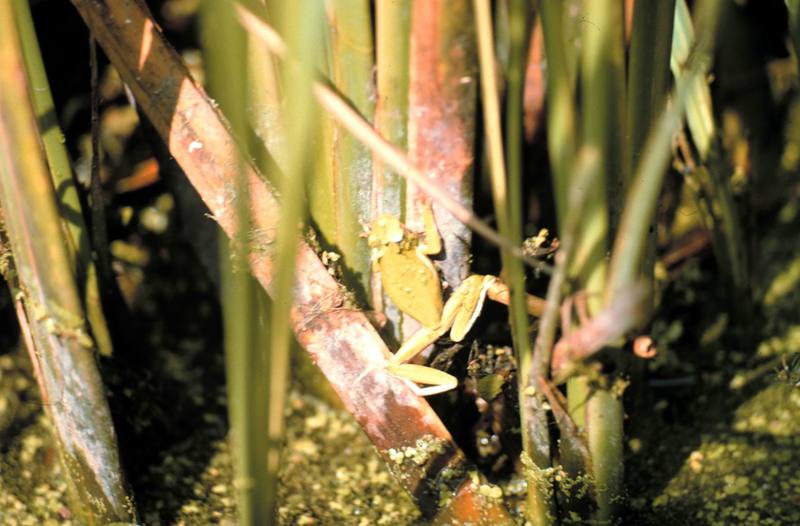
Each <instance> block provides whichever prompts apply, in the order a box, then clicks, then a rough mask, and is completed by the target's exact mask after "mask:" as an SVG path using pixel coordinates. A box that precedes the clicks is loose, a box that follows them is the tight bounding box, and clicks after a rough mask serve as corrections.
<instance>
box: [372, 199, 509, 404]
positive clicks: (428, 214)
mask: <svg viewBox="0 0 800 526" xmlns="http://www.w3.org/2000/svg"><path fill="white" fill-rule="evenodd" d="M422 221H423V229H424V231H423V232H422V233H420V232H411V231H409V230H408V229H406V228H405V227H404V226H403V224H402V223H401V222H400V221H399V220H398V219H397V218H396V217H393V216H391V215H390V214H383V215H381V216H380V217H378V218H377V219H375V220H374V221H373V222H372V224H371V226H370V229H369V236H368V244H369V246H370V248H371V249H372V259H373V261H374V262H375V263H376V264H377V266H378V269H379V271H380V274H381V283H382V285H383V288H384V290H385V292H386V294H387V295H388V296H389V297H390V298H391V299H392V301H394V303H395V304H396V305H397V308H398V309H400V310H401V311H402V312H404V313H405V314H408V315H409V316H411V317H413V318H414V319H416V320H417V321H419V322H420V324H421V325H422V327H421V328H420V329H419V330H418V331H417V332H415V333H414V334H413V335H411V337H410V338H409V339H408V340H407V341H406V342H405V343H403V345H402V346H401V347H400V349H399V350H398V351H397V352H396V353H395V354H394V356H392V358H391V359H390V360H389V362H388V363H387V365H386V369H387V370H388V371H389V372H390V373H391V374H393V375H395V376H397V377H399V378H403V379H405V380H408V381H409V383H410V384H411V385H412V387H413V389H414V391H415V392H416V393H417V394H419V395H420V396H429V395H433V394H437V393H443V392H445V391H448V390H450V389H453V388H455V386H456V385H457V380H456V378H455V377H454V376H452V375H450V374H448V373H445V372H444V371H440V370H438V369H434V368H432V367H426V366H423V365H415V364H410V363H406V362H408V361H409V360H411V359H412V358H414V357H415V356H416V355H417V354H419V353H420V352H422V351H423V350H424V349H425V348H426V347H427V346H429V345H431V344H432V343H434V342H435V341H436V340H438V339H439V338H440V337H442V336H443V335H444V334H445V333H446V332H447V331H448V330H449V331H450V339H451V340H453V341H455V342H458V341H461V340H462V339H464V336H466V334H467V332H469V330H470V328H471V327H472V325H473V323H474V322H475V319H476V318H477V317H478V314H479V313H480V311H481V308H482V307H483V302H484V300H485V299H486V294H487V292H488V290H489V287H491V286H492V284H493V283H494V282H495V280H496V279H497V278H495V277H494V276H480V275H472V276H469V277H468V278H467V279H465V280H464V281H463V282H462V283H461V285H459V286H458V287H457V288H456V289H455V290H454V291H453V293H452V294H451V295H450V298H449V299H448V300H447V302H446V303H444V304H443V302H442V286H441V283H440V282H439V274H438V273H437V272H436V268H435V267H434V266H433V262H432V261H431V260H430V258H429V257H428V256H431V255H434V254H437V253H439V252H441V250H442V240H441V237H440V236H439V232H438V230H437V229H436V222H435V220H434V217H433V211H432V210H431V207H430V205H426V206H425V207H424V208H423V209H422ZM416 384H424V385H426V386H427V387H419V386H417V385H416Z"/></svg>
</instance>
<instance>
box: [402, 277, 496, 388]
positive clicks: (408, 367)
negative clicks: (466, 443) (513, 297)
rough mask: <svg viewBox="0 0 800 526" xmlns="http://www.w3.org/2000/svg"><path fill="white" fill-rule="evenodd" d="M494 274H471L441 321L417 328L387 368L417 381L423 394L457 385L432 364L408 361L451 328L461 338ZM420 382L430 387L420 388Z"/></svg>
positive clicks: (446, 306)
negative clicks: (428, 365)
mask: <svg viewBox="0 0 800 526" xmlns="http://www.w3.org/2000/svg"><path fill="white" fill-rule="evenodd" d="M495 279H496V278H495V277H494V276H478V275H473V276H469V277H468V278H467V279H465V280H464V282H463V283H461V285H459V286H458V288H456V290H455V291H453V294H452V295H451V296H450V299H448V300H447V303H445V305H444V309H443V311H442V319H441V321H440V322H439V323H438V324H437V325H436V326H434V327H422V328H421V329H420V330H418V331H417V332H415V333H414V334H413V335H412V336H411V337H410V338H409V339H408V340H407V341H406V342H405V343H404V344H403V345H402V347H400V349H399V350H398V351H397V353H395V355H394V356H392V358H391V359H390V360H389V363H388V364H387V366H386V368H387V370H388V371H389V372H390V373H392V374H393V375H395V376H398V377H400V378H403V379H406V380H410V381H411V382H414V390H415V392H416V393H417V394H419V395H420V396H428V395H432V394H437V393H442V392H445V391H449V390H450V389H453V388H455V386H456V385H457V381H456V379H455V377H453V376H452V375H450V374H447V373H445V372H443V371H440V370H438V369H433V368H432V367H425V366H423V365H415V364H409V363H406V362H408V361H409V360H411V359H412V358H414V357H415V356H416V355H417V354H419V353H420V352H422V351H423V349H425V348H426V347H428V346H429V345H431V344H432V343H434V342H435V341H436V340H438V339H439V338H441V337H442V336H443V335H444V334H445V333H446V332H447V331H448V330H449V331H450V338H451V339H452V340H453V341H455V342H458V341H461V340H463V339H464V336H466V334H467V332H469V330H470V328H471V327H472V325H473V324H474V323H475V319H476V318H477V317H478V314H479V313H480V310H481V308H482V307H483V302H484V300H485V299H486V293H487V291H488V289H489V287H490V286H491V285H492V283H494V281H495ZM417 383H420V384H426V385H428V386H430V387H424V388H419V387H417V386H416V384H417Z"/></svg>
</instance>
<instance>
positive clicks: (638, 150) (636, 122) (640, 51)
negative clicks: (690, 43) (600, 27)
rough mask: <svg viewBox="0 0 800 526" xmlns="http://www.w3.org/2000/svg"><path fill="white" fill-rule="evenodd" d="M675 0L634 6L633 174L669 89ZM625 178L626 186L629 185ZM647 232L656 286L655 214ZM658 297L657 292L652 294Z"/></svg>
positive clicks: (647, 270)
mask: <svg viewBox="0 0 800 526" xmlns="http://www.w3.org/2000/svg"><path fill="white" fill-rule="evenodd" d="M674 13H675V0H665V1H663V2H638V3H635V4H634V10H633V35H632V37H631V46H630V59H629V66H630V67H629V70H628V109H627V114H626V116H627V119H628V122H627V133H628V137H629V140H628V142H627V148H626V151H625V154H626V159H625V162H626V173H627V174H628V175H633V174H634V172H635V170H636V167H637V164H638V163H639V160H640V159H641V156H642V150H643V149H644V142H645V139H646V138H647V132H648V131H649V130H650V129H651V128H652V126H653V122H654V121H655V119H656V118H657V116H658V115H659V114H660V112H661V111H662V110H663V108H664V106H665V104H666V101H667V94H668V93H669V80H670V79H669V66H668V64H669V60H670V54H671V52H670V50H671V49H672V33H673V21H674V19H675V16H674ZM630 183H631V181H630V179H628V180H627V181H625V189H626V190H627V189H628V188H629V187H630ZM651 227H652V228H651V229H650V231H649V235H648V241H647V247H646V249H645V258H644V259H643V265H642V274H643V277H644V279H645V280H646V282H647V283H648V287H649V288H650V289H651V290H653V286H654V282H653V272H654V268H655V258H656V225H655V218H653V222H652V223H651ZM652 297H655V295H652Z"/></svg>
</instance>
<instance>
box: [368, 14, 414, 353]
mask: <svg viewBox="0 0 800 526" xmlns="http://www.w3.org/2000/svg"><path fill="white" fill-rule="evenodd" d="M375 21H376V31H375V41H376V66H377V97H376V99H377V102H376V105H375V129H376V131H377V132H378V133H380V134H381V136H382V137H384V138H385V139H386V140H387V141H389V142H391V143H392V144H395V145H397V146H398V147H400V148H402V149H406V148H407V147H408V85H409V69H408V61H409V45H410V38H409V37H410V31H411V2H410V0H400V1H396V2H377V3H376V4H375ZM372 163H373V183H372V194H373V216H377V215H379V214H382V213H388V214H392V215H394V216H396V217H399V218H400V220H401V221H405V203H406V194H407V192H406V190H407V189H406V181H405V179H404V178H403V177H402V176H401V175H400V174H398V173H397V172H396V171H395V170H394V169H392V168H391V167H390V166H386V165H385V164H384V163H383V162H382V161H381V160H380V158H379V157H378V156H373V160H372ZM379 284H380V280H378V279H373V286H372V290H373V294H377V293H380V285H379ZM380 299H381V300H382V301H383V312H384V314H385V315H386V317H387V320H388V322H389V323H388V332H389V333H390V334H391V336H392V337H393V338H394V339H395V340H396V342H400V341H402V340H403V337H402V333H401V331H400V327H401V326H402V324H403V320H402V318H403V313H402V312H400V311H399V310H398V309H397V307H396V306H394V305H393V304H392V302H391V300H390V299H389V298H388V296H385V295H382V297H381V298H380ZM373 303H374V305H376V306H377V305H378V304H379V303H378V302H377V301H374V302H373Z"/></svg>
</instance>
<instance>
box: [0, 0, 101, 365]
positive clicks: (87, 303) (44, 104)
mask: <svg viewBox="0 0 800 526" xmlns="http://www.w3.org/2000/svg"><path fill="white" fill-rule="evenodd" d="M13 5H14V13H15V15H16V19H17V28H18V29H19V34H20V43H21V44H22V55H23V58H24V60H25V70H26V72H27V74H28V82H29V83H30V84H29V85H30V87H31V93H30V98H31V104H32V105H33V110H34V112H35V113H36V116H37V120H38V122H39V129H40V130H41V137H42V144H43V145H44V151H45V156H46V159H47V165H48V167H49V169H50V176H51V177H52V179H53V186H54V187H55V188H56V189H57V192H56V199H57V200H58V207H59V211H60V215H61V221H62V223H63V225H64V230H65V231H66V233H67V236H66V240H67V248H68V250H67V255H68V256H69V258H70V263H71V264H72V267H73V273H74V274H75V279H76V282H77V284H78V289H79V290H80V291H81V300H82V302H83V304H84V307H85V309H86V316H87V318H88V319H89V324H90V325H91V328H92V335H93V336H94V339H95V342H96V343H97V349H98V352H99V353H100V354H102V355H104V356H111V354H112V352H113V345H112V342H111V333H110V332H109V329H108V325H107V323H106V318H105V314H104V312H103V306H102V303H101V300H100V291H99V289H98V284H97V267H96V265H95V263H94V261H93V260H92V251H91V247H90V244H89V235H88V232H87V230H86V224H85V222H84V220H83V211H82V209H81V201H80V196H79V195H78V188H77V186H76V185H75V180H74V179H73V177H72V165H71V164H70V161H69V155H68V154H67V148H66V146H65V145H64V136H63V134H62V132H61V128H60V127H59V125H58V121H57V119H56V113H55V105H54V103H53V95H52V93H51V92H50V84H49V82H48V81H47V74H46V72H45V69H44V63H43V61H42V55H41V52H40V50H39V42H38V41H37V39H36V31H35V29H34V26H33V18H32V17H31V11H30V6H29V5H28V2H27V1H26V0H14V2H13Z"/></svg>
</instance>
